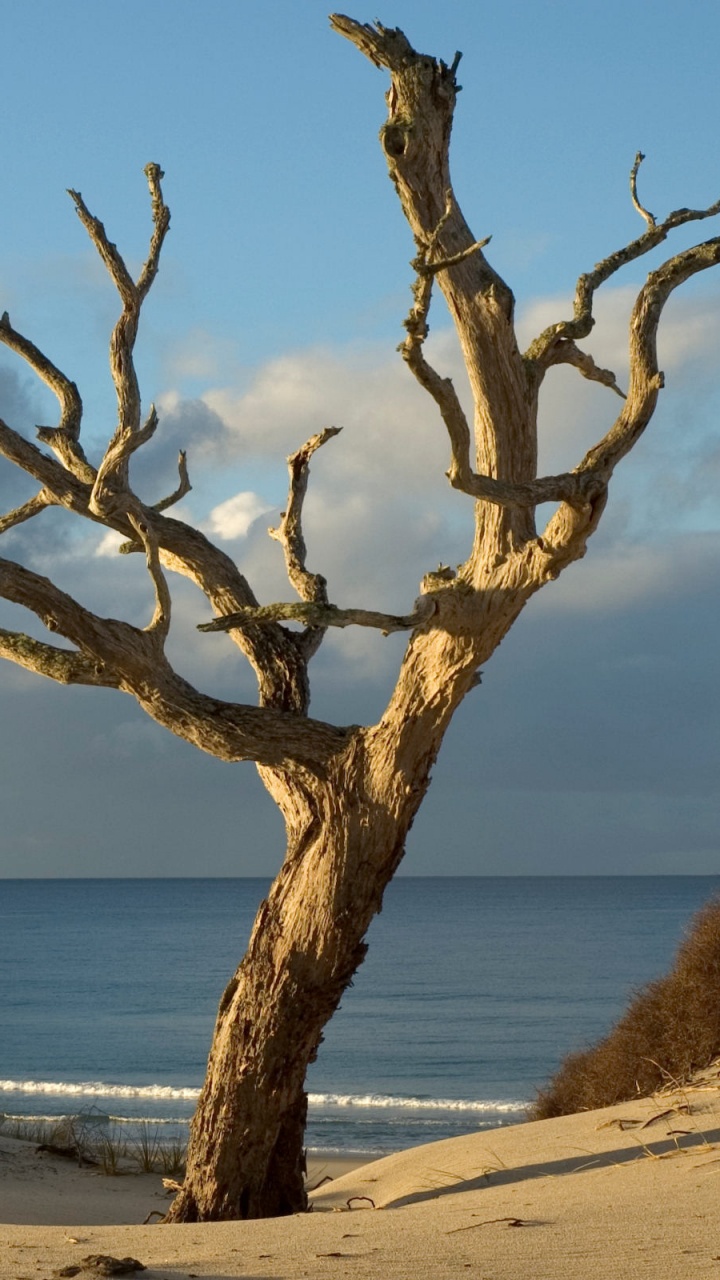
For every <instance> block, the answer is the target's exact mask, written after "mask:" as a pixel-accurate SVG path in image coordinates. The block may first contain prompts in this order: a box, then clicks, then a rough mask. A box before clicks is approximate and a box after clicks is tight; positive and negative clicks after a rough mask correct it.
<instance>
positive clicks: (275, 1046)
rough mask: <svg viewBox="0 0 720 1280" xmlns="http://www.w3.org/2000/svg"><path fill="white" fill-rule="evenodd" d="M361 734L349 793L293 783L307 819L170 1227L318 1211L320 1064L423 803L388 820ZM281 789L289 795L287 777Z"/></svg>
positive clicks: (203, 1107) (234, 988)
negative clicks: (313, 1075) (314, 1135)
mask: <svg viewBox="0 0 720 1280" xmlns="http://www.w3.org/2000/svg"><path fill="white" fill-rule="evenodd" d="M362 739H363V734H362V733H361V732H360V733H358V735H357V738H356V739H355V741H354V743H353V748H352V750H351V751H350V752H348V753H347V754H346V755H345V757H344V762H343V766H344V767H343V771H344V772H345V775H346V785H345V787H344V788H343V787H341V786H339V784H338V779H337V777H334V778H333V779H329V780H327V781H326V782H323V783H322V784H320V785H317V786H315V787H314V788H312V789H310V788H303V792H302V793H301V792H300V790H299V789H298V788H297V787H291V786H290V784H289V783H288V780H287V779H283V780H282V786H283V790H284V793H285V794H284V801H285V803H284V805H283V808H284V809H285V813H286V820H288V826H289V828H290V827H291V823H290V820H289V819H288V813H289V810H290V809H292V810H294V818H293V821H292V829H291V830H289V837H290V839H289V849H288V855H287V857H286V860H285V863H284V865H283V867H282V869H281V871H280V873H279V875H278V877H277V879H276V880H275V883H274V884H273V886H272V888H271V891H270V894H269V896H268V898H267V900H266V901H264V902H263V903H262V904H261V906H260V909H259V911H258V915H257V918H256V921H255V925H254V928H253V932H252V936H251V939H250V943H249V946H248V950H247V953H246V955H245V957H244V959H243V961H242V963H241V964H240V967H239V968H238V970H237V972H236V974H235V975H234V977H233V979H232V980H231V982H230V983H229V985H228V987H227V989H226V991H225V993H224V995H223V998H222V1001H221V1004H220V1009H219V1012H218V1017H217V1023H216V1027H215V1034H214V1038H213V1045H212V1050H211V1053H210V1058H209V1062H208V1070H207V1076H206V1079H205V1084H204V1087H203V1090H202V1094H201V1097H200V1101H199V1103H198V1108H197V1112H196V1115H195V1119H194V1122H193V1127H192V1134H191V1143H190V1150H189V1156H188V1167H187V1173H186V1177H185V1182H184V1187H183V1190H182V1192H181V1193H180V1194H179V1196H178V1198H177V1200H176V1201H175V1203H174V1204H173V1205H172V1207H171V1210H170V1212H169V1214H168V1220H169V1221H173V1222H193V1221H203V1220H210V1219H212V1220H217V1219H223V1218H229V1219H234V1218H257V1217H273V1216H280V1215H283V1214H290V1213H300V1212H303V1211H304V1210H305V1209H306V1208H307V1195H306V1191H305V1185H304V1173H305V1159H304V1133H305V1122H306V1115H307V1098H306V1094H305V1076H306V1073H307V1068H308V1066H309V1064H310V1063H311V1062H313V1061H314V1059H315V1057H316V1055H317V1051H318V1047H319V1045H320V1043H321V1040H322V1033H323V1029H324V1027H325V1025H326V1023H327V1022H328V1021H329V1019H330V1018H331V1017H332V1015H333V1013H334V1012H335V1010H336V1009H337V1007H338V1005H339V1003H340V1000H341V998H342V995H343V992H344V991H345V989H346V987H347V986H348V984H349V983H350V981H351V979H352V977H353V974H354V973H355V971H356V970H357V968H358V965H360V964H361V962H362V960H363V958H364V956H365V952H366V950H367V948H366V944H365V942H364V941H363V939H364V935H365V933H366V931H367V928H368V925H369V924H370V921H371V920H372V918H373V916H374V915H375V914H376V912H377V911H378V910H379V908H380V906H381V902H382V895H383V891H384V889H385V886H386V885H387V883H388V881H389V880H390V878H391V877H392V874H393V872H394V870H395V868H396V867H397V865H398V862H399V861H400V858H401V856H402V853H403V849H404V842H405V835H406V832H407V828H408V826H409V823H410V821H411V818H412V816H413V813H414V810H415V808H416V807H417V805H414V806H413V807H412V809H408V810H407V811H406V812H405V813H404V814H403V815H402V817H401V819H400V820H399V821H398V820H397V819H396V818H394V817H393V816H392V815H390V814H389V813H388V812H387V809H386V812H385V815H384V816H383V815H378V813H377V808H378V807H377V805H375V804H374V803H373V802H372V801H371V799H370V797H368V795H367V794H363V791H364V788H363V786H362V774H363V772H364V770H363V768H362V757H363V756H364V751H363V742H362ZM358 765H359V766H360V767H359V768H358ZM353 775H355V776H353ZM266 781H267V779H266ZM273 784H274V790H275V791H276V792H277V790H278V787H279V786H280V785H281V784H280V780H279V779H278V778H277V777H276V778H274V779H273ZM418 803H419V800H418ZM373 815H374V816H373Z"/></svg>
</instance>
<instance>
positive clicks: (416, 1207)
mask: <svg viewBox="0 0 720 1280" xmlns="http://www.w3.org/2000/svg"><path fill="white" fill-rule="evenodd" d="M325 1164H328V1165H329V1164H330V1161H321V1160H318V1161H317V1162H315V1167H314V1168H313V1169H312V1171H311V1176H312V1177H316V1178H318V1180H319V1178H320V1177H322V1176H324V1173H325V1172H326V1170H325V1168H323V1167H322V1166H324V1165H325ZM327 1172H332V1173H334V1174H335V1175H336V1176H335V1177H334V1180H333V1182H331V1183H330V1182H328V1183H325V1184H324V1185H323V1186H321V1187H319V1188H318V1189H317V1190H316V1191H315V1192H314V1193H313V1194H312V1202H313V1212H312V1213H309V1214H302V1215H298V1216H296V1217H293V1218H276V1219H271V1220H265V1221H261V1222H239V1223H211V1224H203V1225H197V1226H191V1225H188V1226H167V1225H164V1224H159V1223H153V1224H151V1225H147V1226H142V1225H138V1224H140V1223H142V1220H143V1219H144V1218H145V1217H146V1216H147V1214H148V1213H150V1212H151V1211H152V1210H154V1209H155V1210H160V1211H162V1209H163V1207H164V1206H165V1205H167V1203H168V1197H167V1194H166V1193H165V1191H164V1188H163V1187H162V1183H161V1180H160V1179H159V1178H158V1177H149V1176H147V1175H143V1176H140V1175H134V1176H129V1177H122V1178H105V1177H102V1176H99V1175H97V1174H96V1173H94V1172H90V1171H88V1170H78V1169H75V1168H74V1167H72V1166H69V1167H68V1166H67V1164H66V1162H64V1161H59V1160H57V1159H55V1158H53V1157H50V1156H47V1155H43V1156H38V1155H37V1154H36V1153H35V1152H34V1150H33V1149H32V1148H30V1147H28V1146H27V1144H21V1143H12V1142H11V1141H10V1140H7V1139H6V1140H3V1142H2V1144H1V1145H0V1219H2V1220H3V1221H4V1222H5V1223H6V1224H8V1225H0V1277H2V1280H6V1278H7V1280H9V1278H10V1277H12V1280H22V1278H23V1277H42V1278H43V1280H44V1278H47V1280H50V1277H51V1276H52V1275H53V1273H55V1272H57V1271H59V1270H60V1269H61V1268H64V1267H67V1266H72V1265H75V1266H77V1265H80V1264H81V1261H82V1259H83V1258H84V1257H87V1256H88V1255H91V1254H99V1253H101V1254H111V1255H113V1256H115V1257H126V1256H127V1255H130V1256H132V1257H134V1258H137V1259H138V1260H139V1261H141V1262H143V1263H144V1264H145V1266H146V1267H147V1268H148V1272H147V1273H146V1274H147V1277H148V1280H156V1278H159V1277H161V1276H164V1277H167V1280H174V1278H175V1277H191V1276H192V1277H195V1276H197V1277H208V1278H210V1277H213V1278H214V1280H230V1278H235V1277H240V1276H242V1277H248V1278H249V1277H252V1278H253V1280H266V1278H267V1280H270V1278H271V1277H273V1278H274V1277H283V1278H284V1280H291V1278H292V1280H297V1278H298V1277H318V1280H324V1277H345V1276H351V1277H356V1278H357V1280H371V1278H372V1280H376V1278H378V1280H379V1278H380V1277H383V1278H384V1277H389V1278H391V1280H396V1278H397V1280H444V1278H445V1277H450V1276H453V1277H457V1276H461V1275H469V1276H473V1277H475V1278H476V1280H521V1278H522V1280H525V1278H527V1280H566V1278H567V1280H570V1278H572V1280H595V1278H596V1277H597V1278H598V1280H599V1278H600V1277H603V1280H636V1278H637V1277H642V1276H648V1277H653V1280H676V1278H677V1280H680V1278H681V1277H682V1280H687V1278H688V1277H697V1278H698V1280H710V1278H711V1277H712V1278H713V1280H716V1278H717V1277H720V1212H719V1211H718V1210H719V1206H720V1065H718V1064H716V1065H715V1066H714V1067H713V1068H712V1069H711V1070H710V1071H708V1072H706V1073H704V1075H703V1076H701V1077H697V1078H696V1079H695V1080H694V1081H693V1083H692V1085H691V1086H688V1087H685V1088H681V1089H677V1090H676V1091H674V1092H671V1091H664V1092H662V1093H660V1094H657V1095H655V1096H653V1097H652V1098H646V1099H640V1100H637V1101H632V1102H626V1103H623V1104H621V1105H619V1106H615V1107H608V1108H605V1109H604V1110H602V1111H592V1112H585V1113H582V1114H580V1115H575V1116H565V1117H562V1118H560V1119H556V1120H542V1121H536V1122H533V1123H526V1124H521V1125H515V1126H510V1127H507V1128H503V1129H495V1130H489V1131H488V1130H485V1131H483V1132H481V1133H477V1134H472V1135H470V1136H468V1137H463V1138H453V1139H451V1140H448V1141H445V1142H437V1143H432V1144H429V1145H427V1146H423V1147H416V1148H413V1149H412V1150H409V1151H402V1152H399V1153H397V1154H396V1155H392V1156H386V1157H384V1158H383V1159H382V1160H378V1161H376V1162H374V1163H372V1164H366V1165H363V1166H360V1167H357V1168H354V1169H351V1170H348V1171H345V1172H343V1170H342V1168H338V1167H337V1166H335V1167H334V1168H333V1169H330V1168H329V1167H328V1169H327ZM52 1224H56V1225H52ZM103 1224H104V1225H103ZM82 1275H83V1273H80V1280H82Z"/></svg>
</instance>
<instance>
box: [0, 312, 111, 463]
mask: <svg viewBox="0 0 720 1280" xmlns="http://www.w3.org/2000/svg"><path fill="white" fill-rule="evenodd" d="M0 342H3V343H4V344H5V346H6V347H9V348H10V350H11V351H14V352H15V353H16V354H17V355H19V356H21V357H22V359H23V360H24V361H25V362H26V363H27V364H29V366H30V368H31V369H32V370H33V372H34V373H36V374H37V376H38V377H39V378H40V379H41V380H42V381H43V382H44V383H45V385H46V386H47V387H49V388H50V390H51V391H52V392H53V394H54V395H55V396H56V397H57V400H58V403H59V405H60V422H59V423H58V425H57V427H38V429H37V434H38V439H39V440H42V442H43V444H48V445H50V448H51V449H52V450H53V452H54V453H55V454H56V455H57V456H58V458H59V459H60V461H61V462H62V463H63V464H64V465H65V466H66V467H67V468H68V470H69V471H71V472H72V474H73V475H74V476H77V478H78V480H83V481H84V482H85V483H86V484H92V483H93V481H94V479H95V469H94V467H91V465H90V463H89V462H88V460H87V458H86V457H85V453H84V451H83V448H82V445H81V444H80V440H79V437H80V424H81V422H82V411H83V406H82V400H81V399H80V392H79V391H78V389H77V387H76V385H75V383H74V382H71V380H70V379H69V378H66V376H65V374H64V373H62V372H61V371H60V369H58V368H57V366H56V365H54V364H53V363H52V360H48V358H47V356H46V355H44V354H43V352H42V351H41V350H40V348H39V347H36V346H35V343H34V342H31V341H30V339H29V338H25V337H24V336H23V334H21V333H19V332H18V330H17V329H14V328H13V326H12V324H11V323H10V316H9V315H8V313H7V311H4V312H3V314H2V316H0Z"/></svg>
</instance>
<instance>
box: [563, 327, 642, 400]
mask: <svg viewBox="0 0 720 1280" xmlns="http://www.w3.org/2000/svg"><path fill="white" fill-rule="evenodd" d="M549 364H550V365H558V364H571V365H573V367H574V368H575V369H577V370H578V371H579V372H580V373H581V374H582V376H583V378H587V379H588V381H589V382H600V383H601V384H602V385H603V386H604V387H610V389H611V391H614V392H615V394H616V395H618V396H620V398H621V399H622V400H624V399H625V392H624V391H622V390H621V389H620V387H619V386H618V384H617V379H616V377H615V374H614V373H613V371H612V369H601V368H600V367H599V366H598V365H596V363H595V361H594V360H593V358H592V356H591V355H590V354H589V353H588V352H587V351H581V350H580V348H579V347H578V346H576V345H575V343H574V342H572V341H571V340H570V338H562V339H561V340H560V341H559V342H558V343H556V345H555V346H554V347H553V349H552V351H551V352H550V359H549Z"/></svg>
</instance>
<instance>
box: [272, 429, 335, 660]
mask: <svg viewBox="0 0 720 1280" xmlns="http://www.w3.org/2000/svg"><path fill="white" fill-rule="evenodd" d="M341 430H342V428H341V427H325V428H324V430H322V431H320V432H318V434H317V435H314V436H311V437H310V439H309V440H306V442H305V444H304V445H302V446H301V447H300V448H299V449H298V450H297V451H296V452H295V453H293V454H291V455H290V457H289V458H288V460H287V461H288V470H289V472H290V486H289V490H288V503H287V510H286V511H283V512H282V513H281V519H280V524H279V526H278V528H277V529H268V533H269V534H270V537H271V538H274V539H275V540H276V541H277V542H279V543H280V544H281V546H282V549H283V552H284V555H285V566H286V568H287V575H288V578H289V580H290V585H291V586H293V587H294V588H295V590H296V591H297V593H298V595H299V596H300V599H301V600H306V601H308V602H309V603H314V604H322V605H327V603H328V596H327V581H326V580H325V578H324V577H323V575H322V574H321V573H310V572H309V570H308V568H307V566H306V563H305V561H306V558H307V547H306V546H305V538H304V536H303V531H302V510H303V503H304V501H305V495H306V493H307V486H308V479H309V476H310V459H311V457H312V456H313V454H314V453H315V452H316V450H318V449H321V448H322V446H323V445H324V444H327V441H328V440H332V438H333V436H337V435H339V434H340V431H341ZM324 635H325V628H324V627H322V626H320V627H318V626H313V625H311V626H309V627H308V629H307V630H306V631H305V632H304V634H303V635H302V636H300V637H299V638H298V642H299V644H300V645H301V648H302V651H303V654H304V657H305V658H306V660H309V659H310V658H312V656H313V655H314V654H315V653H317V651H318V649H319V648H320V645H321V644H322V640H323V636H324Z"/></svg>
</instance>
